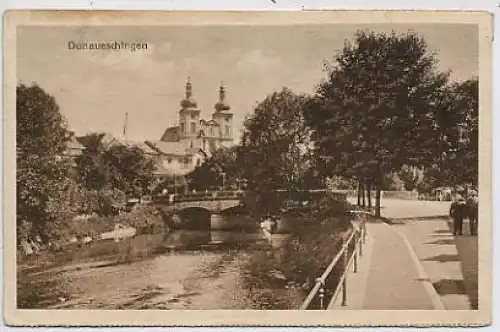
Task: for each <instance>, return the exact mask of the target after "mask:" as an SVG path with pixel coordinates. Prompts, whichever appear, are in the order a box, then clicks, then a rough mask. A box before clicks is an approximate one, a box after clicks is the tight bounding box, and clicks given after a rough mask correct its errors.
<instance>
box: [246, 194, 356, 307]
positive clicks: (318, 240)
mask: <svg viewBox="0 0 500 332" xmlns="http://www.w3.org/2000/svg"><path fill="white" fill-rule="evenodd" d="M348 208H349V204H348V203H347V202H346V201H341V200H337V199H336V198H335V197H334V195H328V194H327V195H323V196H322V197H321V198H319V197H318V199H317V200H316V201H314V202H312V203H310V204H309V206H307V207H304V208H301V209H297V210H295V211H294V213H296V215H295V216H294V217H296V218H294V219H295V220H296V223H295V225H294V227H293V231H292V234H291V236H290V239H289V240H288V242H287V243H286V244H285V246H284V248H283V251H284V255H283V256H282V258H280V259H277V258H276V256H275V253H274V252H269V251H268V250H269V249H266V251H258V252H255V253H253V254H251V256H250V257H249V258H248V259H247V261H246V265H245V268H244V269H242V270H243V271H244V273H243V279H244V283H245V287H246V288H247V289H248V290H249V293H251V294H252V300H253V301H254V302H255V303H256V305H257V306H260V307H261V309H262V308H263V309H292V308H291V307H290V306H291V305H292V304H293V305H294V306H295V305H297V298H296V297H297V294H298V293H301V295H302V296H305V295H307V291H309V289H310V287H312V286H314V280H315V279H316V278H317V277H319V276H320V275H321V274H322V273H323V272H324V270H325V269H326V267H327V266H328V265H329V264H330V262H331V261H332V259H333V257H334V256H335V255H336V254H337V252H338V251H339V249H340V246H341V245H342V239H343V236H344V235H345V234H346V232H348V231H349V229H350V225H351V223H350V222H351V220H352V218H353V217H352V216H350V215H349V214H348V213H347V211H348ZM276 271H279V273H283V275H284V276H285V278H286V282H285V283H282V285H281V286H280V285H277V284H276V281H279V279H276V278H273V277H272V276H273V275H274V274H275V273H276ZM270 276H271V277H270ZM285 284H292V285H299V286H302V285H304V287H305V289H303V290H302V287H300V291H299V292H297V289H296V291H295V292H294V291H293V289H295V288H293V287H290V288H285V287H284V285H285ZM272 294H274V295H273V296H271V295H272ZM280 297H281V298H280ZM282 297H288V298H282ZM301 300H303V299H301ZM261 301H262V302H264V303H266V304H265V305H264V306H262V305H258V303H260V302H261ZM299 302H300V301H299Z"/></svg>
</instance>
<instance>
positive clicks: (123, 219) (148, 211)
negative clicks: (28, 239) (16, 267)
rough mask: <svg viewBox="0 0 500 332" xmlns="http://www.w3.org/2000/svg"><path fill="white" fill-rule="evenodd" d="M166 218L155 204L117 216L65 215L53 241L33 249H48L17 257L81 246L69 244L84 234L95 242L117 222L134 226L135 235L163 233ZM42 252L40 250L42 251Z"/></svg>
mask: <svg viewBox="0 0 500 332" xmlns="http://www.w3.org/2000/svg"><path fill="white" fill-rule="evenodd" d="M165 217H166V216H164V215H162V214H161V213H159V212H158V211H157V209H156V208H155V207H154V206H152V205H147V204H139V205H136V206H135V207H134V208H133V209H132V210H131V211H130V212H125V213H121V214H119V215H116V216H99V215H97V214H92V215H90V216H75V215H73V216H68V220H67V221H66V222H65V223H64V226H65V227H64V230H62V231H61V234H60V237H58V239H57V240H53V241H52V242H51V243H50V247H39V248H37V249H38V250H35V252H36V251H40V250H41V249H45V248H47V249H51V250H49V252H44V253H43V254H42V253H38V255H35V256H37V257H32V258H27V257H26V253H25V252H22V251H19V252H18V259H19V260H20V262H23V261H24V262H27V261H43V260H44V257H45V259H48V256H50V251H71V250H72V249H70V248H71V247H76V246H78V245H81V244H71V242H72V241H71V240H72V239H76V240H78V241H80V240H81V239H83V238H84V237H91V238H92V241H93V242H96V240H98V239H99V236H100V234H102V233H104V232H109V231H112V230H114V228H115V225H116V224H121V225H123V226H124V227H133V228H135V229H136V234H137V235H140V234H162V233H164V232H167V231H168V230H169V229H168V226H167V224H166V223H165V220H164V218H165ZM98 242H99V241H98ZM41 251H42V252H43V251H44V250H41ZM96 255H97V254H96Z"/></svg>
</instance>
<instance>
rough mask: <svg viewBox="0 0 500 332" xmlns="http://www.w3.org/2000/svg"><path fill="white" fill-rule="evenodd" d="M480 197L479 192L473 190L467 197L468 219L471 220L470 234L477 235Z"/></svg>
mask: <svg viewBox="0 0 500 332" xmlns="http://www.w3.org/2000/svg"><path fill="white" fill-rule="evenodd" d="M478 205H479V204H478V199H477V193H476V192H475V191H471V192H470V195H469V196H468V197H467V200H466V206H467V219H468V220H469V229H470V235H477V224H478V217H479V216H478V212H479V209H478Z"/></svg>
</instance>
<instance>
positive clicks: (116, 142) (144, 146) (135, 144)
mask: <svg viewBox="0 0 500 332" xmlns="http://www.w3.org/2000/svg"><path fill="white" fill-rule="evenodd" d="M110 144H111V145H122V146H126V147H129V148H131V147H138V148H140V149H141V150H142V151H143V152H144V153H147V154H158V153H157V152H156V151H155V150H153V149H152V148H151V147H149V146H148V145H147V144H146V143H144V142H141V141H131V140H125V139H120V138H115V139H114V140H113V141H112V142H110Z"/></svg>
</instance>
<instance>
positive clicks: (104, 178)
mask: <svg viewBox="0 0 500 332" xmlns="http://www.w3.org/2000/svg"><path fill="white" fill-rule="evenodd" d="M104 136H105V134H104V133H92V134H90V135H88V136H87V137H86V138H85V140H84V142H83V144H84V146H85V149H84V150H83V152H82V154H81V155H80V156H78V157H77V158H76V164H77V169H78V172H79V174H80V177H81V182H82V183H83V185H84V186H85V187H86V188H87V189H89V190H102V189H104V188H105V187H107V186H108V184H109V182H110V181H111V170H110V168H109V166H110V165H109V164H108V163H106V162H105V160H104V152H105V151H106V147H105V146H104V144H103V141H102V140H103V138H104Z"/></svg>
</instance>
